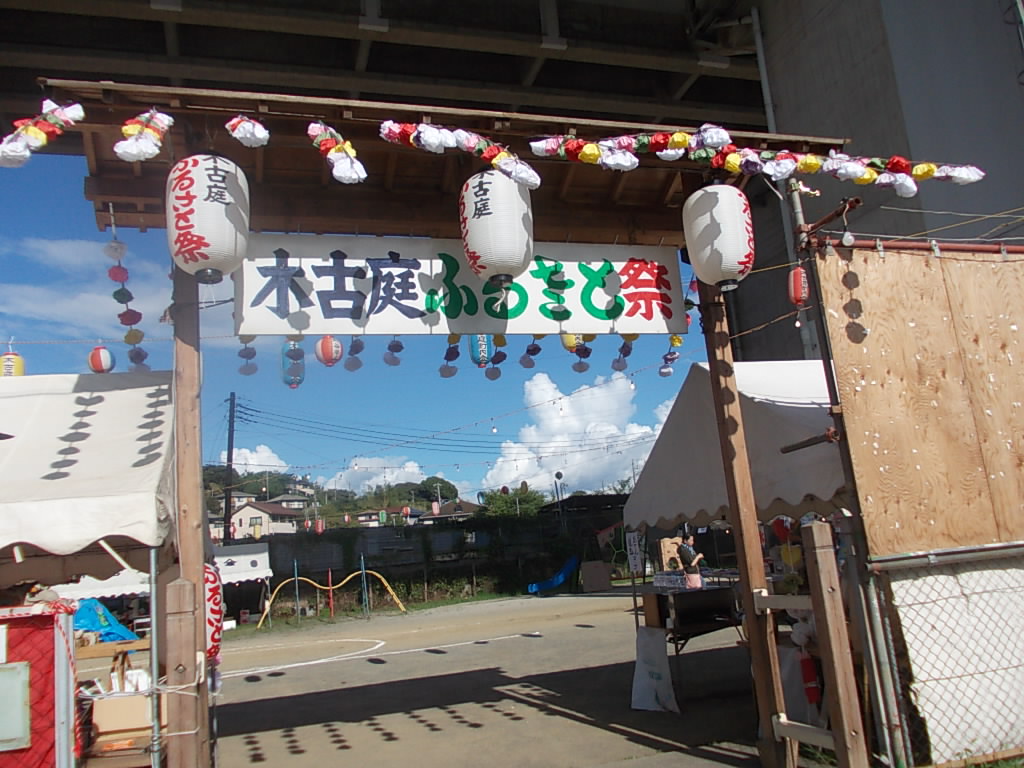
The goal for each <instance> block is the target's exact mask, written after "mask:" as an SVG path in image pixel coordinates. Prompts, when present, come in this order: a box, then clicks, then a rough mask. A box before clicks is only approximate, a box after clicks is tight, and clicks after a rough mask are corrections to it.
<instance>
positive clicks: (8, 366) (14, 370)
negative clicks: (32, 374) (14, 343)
mask: <svg viewBox="0 0 1024 768" xmlns="http://www.w3.org/2000/svg"><path fill="white" fill-rule="evenodd" d="M24 375H25V358H23V357H22V356H21V355H19V354H18V353H17V352H15V351H14V350H13V349H12V348H11V347H10V345H8V347H7V351H6V352H4V353H3V355H0V377H7V376H24Z"/></svg>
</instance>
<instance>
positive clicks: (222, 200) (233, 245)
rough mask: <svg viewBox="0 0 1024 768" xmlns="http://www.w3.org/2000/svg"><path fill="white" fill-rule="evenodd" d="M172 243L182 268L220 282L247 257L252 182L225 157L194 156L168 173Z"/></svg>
mask: <svg viewBox="0 0 1024 768" xmlns="http://www.w3.org/2000/svg"><path fill="white" fill-rule="evenodd" d="M165 194H166V206H165V207H166V209H167V244H168V247H169V248H170V250H171V257H172V258H173V259H174V263H175V264H176V265H177V266H178V268H179V269H181V270H183V271H185V272H188V273H189V274H190V275H195V278H196V280H197V281H198V282H200V283H204V284H212V283H219V282H220V281H221V280H222V279H223V278H224V275H226V274H229V273H230V272H234V271H235V270H236V269H237V268H238V267H239V266H240V265H241V263H242V261H243V260H244V259H245V253H246V249H247V247H248V243H249V182H248V181H247V180H246V178H245V174H244V173H243V172H242V169H241V168H239V167H238V166H237V165H236V164H235V163H233V162H232V161H230V160H228V159H227V158H225V157H221V156H219V155H191V156H189V157H186V158H185V159H183V160H181V161H180V162H178V163H176V164H175V165H174V167H173V168H171V172H170V174H168V176H167V185H166V193H165Z"/></svg>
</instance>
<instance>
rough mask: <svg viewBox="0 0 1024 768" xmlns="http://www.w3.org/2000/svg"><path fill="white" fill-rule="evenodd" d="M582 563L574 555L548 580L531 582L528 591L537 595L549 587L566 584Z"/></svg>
mask: <svg viewBox="0 0 1024 768" xmlns="http://www.w3.org/2000/svg"><path fill="white" fill-rule="evenodd" d="M579 564H580V559H579V558H578V557H576V555H573V556H572V557H570V558H569V559H568V560H566V561H565V565H563V566H562V567H561V568H559V569H558V571H556V572H555V575H554V576H552V577H551V578H550V579H548V580H546V581H538V582H537V583H536V584H530V585H529V586H528V587H527V588H526V591H527V592H529V593H530V594H531V595H537V594H540V593H541V592H544V591H546V590H549V589H554V588H555V587H560V586H562V585H563V584H565V580H566V579H568V578H569V577H570V576H572V574H573V573H574V572H575V570H576V567H577V566H578V565H579Z"/></svg>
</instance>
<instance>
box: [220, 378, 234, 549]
mask: <svg viewBox="0 0 1024 768" xmlns="http://www.w3.org/2000/svg"><path fill="white" fill-rule="evenodd" d="M228 403H229V405H228V461H227V482H225V483H224V532H223V533H222V534H221V541H223V542H224V543H225V544H227V543H228V542H229V541H231V487H232V486H233V485H234V484H235V463H234V462H235V393H234V392H232V393H231V398H230V399H229V400H228Z"/></svg>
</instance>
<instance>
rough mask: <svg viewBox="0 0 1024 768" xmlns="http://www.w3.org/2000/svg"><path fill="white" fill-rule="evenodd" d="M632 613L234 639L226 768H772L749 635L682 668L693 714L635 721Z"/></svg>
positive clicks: (492, 617) (716, 641) (689, 659)
mask: <svg viewBox="0 0 1024 768" xmlns="http://www.w3.org/2000/svg"><path fill="white" fill-rule="evenodd" d="M631 611H632V603H631V600H630V598H629V596H628V594H622V593H617V594H608V595H600V596H591V595H573V596H560V597H550V598H513V599H507V600H496V601H491V602H486V603H474V604H465V605H459V606H451V607H448V608H440V609H434V610H430V611H424V612H417V613H414V614H410V615H404V616H385V617H375V618H373V619H372V620H370V621H361V620H350V621H344V622H339V623H337V624H323V625H320V626H317V627H315V628H309V629H304V630H303V631H301V632H287V631H285V632H273V633H269V634H267V633H261V634H258V635H249V636H246V637H244V638H241V639H238V640H232V639H230V636H229V639H228V640H227V642H226V644H225V647H224V651H223V657H224V665H223V667H222V669H223V671H224V684H223V692H222V694H221V696H220V697H219V703H218V707H217V719H218V727H219V731H220V738H219V744H218V748H219V755H220V765H221V766H222V767H223V768H243V767H248V766H253V765H258V764H266V765H269V766H286V767H287V768H303V767H305V766H317V768H323V767H324V766H328V765H371V766H374V768H390V767H391V766H396V767H397V766H401V768H410V766H413V768H433V766H445V767H446V768H458V767H460V766H479V765H486V766H488V767H489V768H504V767H505V766H509V767H510V768H511V766H516V767H517V768H525V767H529V766H545V767H546V766H562V767H566V768H570V767H572V766H604V765H616V764H619V763H623V762H624V761H629V766H631V768H634V767H635V768H654V766H658V767H659V768H660V767H661V766H668V765H672V766H698V765H710V764H717V765H756V760H753V759H752V758H751V757H750V755H751V751H752V750H751V747H750V743H751V740H752V737H753V734H754V727H755V715H754V712H753V706H752V701H751V695H750V684H749V662H748V660H747V657H746V655H745V653H744V652H743V651H741V650H740V649H737V648H736V645H735V641H736V634H735V632H734V631H733V630H723V631H721V632H718V633H716V634H714V635H708V636H705V637H703V638H699V639H698V640H696V641H694V642H693V643H691V646H690V647H688V648H687V650H686V652H685V653H684V654H683V655H682V656H680V657H679V658H678V659H676V660H674V661H673V664H674V670H673V671H674V675H675V677H676V691H677V696H678V697H679V699H680V704H681V706H682V708H683V715H682V716H679V715H674V714H668V713H654V712H634V711H632V710H630V708H629V702H630V688H631V682H632V674H633V658H634V655H635V651H634V629H633V618H632V613H631ZM730 633H731V634H730ZM716 743H717V744H716ZM709 745H713V746H709Z"/></svg>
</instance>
